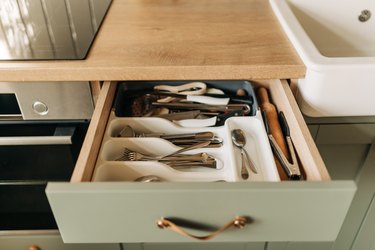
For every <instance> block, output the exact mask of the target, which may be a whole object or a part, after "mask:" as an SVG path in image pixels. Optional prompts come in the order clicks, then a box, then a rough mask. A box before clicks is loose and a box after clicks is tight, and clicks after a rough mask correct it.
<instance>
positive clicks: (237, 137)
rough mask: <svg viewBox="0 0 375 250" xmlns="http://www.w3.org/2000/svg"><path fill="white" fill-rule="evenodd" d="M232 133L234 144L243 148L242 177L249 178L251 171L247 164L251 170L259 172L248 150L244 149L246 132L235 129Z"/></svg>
mask: <svg viewBox="0 0 375 250" xmlns="http://www.w3.org/2000/svg"><path fill="white" fill-rule="evenodd" d="M231 134H232V142H233V144H234V145H235V146H236V147H238V148H239V149H240V150H241V161H242V165H241V176H242V179H244V180H246V179H248V178H249V172H250V171H249V170H248V169H247V168H246V166H249V167H250V170H251V171H252V172H254V173H255V174H257V173H258V171H257V169H256V167H255V165H254V162H253V161H252V160H251V158H250V157H249V155H248V153H247V151H246V150H245V149H244V146H245V145H246V137H245V133H244V132H243V131H242V130H241V129H233V130H232V133H231ZM246 163H247V164H246Z"/></svg>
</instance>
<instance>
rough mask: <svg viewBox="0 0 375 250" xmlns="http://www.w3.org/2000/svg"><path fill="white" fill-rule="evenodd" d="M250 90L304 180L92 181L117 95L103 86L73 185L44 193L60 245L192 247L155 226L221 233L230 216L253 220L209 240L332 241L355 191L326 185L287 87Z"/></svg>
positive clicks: (271, 84) (274, 84)
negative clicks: (289, 146) (261, 95)
mask: <svg viewBox="0 0 375 250" xmlns="http://www.w3.org/2000/svg"><path fill="white" fill-rule="evenodd" d="M255 84H256V85H259V86H265V87H267V88H268V89H269V91H270V93H271V95H272V99H273V102H274V103H275V104H276V105H277V107H278V109H279V110H280V111H283V112H284V114H285V116H286V119H287V120H288V123H289V127H290V131H291V137H292V139H293V142H294V145H295V148H296V151H297V154H298V155H299V158H300V161H301V163H302V165H303V167H304V171H305V172H306V178H307V180H306V181H299V182H292V181H285V182H247V183H244V182H234V183H223V182H217V183H167V182H165V183H163V182H162V183H133V182H100V183H99V182H95V183H94V182H90V181H91V178H92V173H93V169H94V166H95V161H96V157H97V155H98V152H99V149H100V145H101V140H102V138H103V134H104V131H105V129H106V123H107V119H108V117H109V114H110V110H111V107H112V102H113V98H114V94H115V91H116V83H115V82H106V83H104V85H103V87H102V90H101V93H100V96H99V99H98V102H97V105H96V109H95V112H94V116H93V118H92V121H91V124H90V128H89V131H88V133H87V136H86V140H85V142H84V146H83V148H82V150H81V155H80V158H79V160H78V162H77V165H76V169H75V172H74V174H73V176H72V179H71V183H49V184H48V186H47V189H46V192H47V196H48V199H49V202H50V204H51V207H52V210H53V213H54V215H55V218H56V221H57V224H58V226H59V230H60V232H61V234H62V237H63V240H64V242H68V243H93V242H97V243H99V242H101V243H103V242H191V241H192V240H191V239H190V238H187V237H185V236H182V235H180V234H177V233H175V232H172V231H170V230H165V229H164V230H161V229H160V228H158V227H157V225H156V221H157V220H158V219H160V218H162V217H177V218H181V219H186V220H192V221H196V222H201V223H206V224H209V225H213V226H217V227H220V226H222V225H224V224H226V223H227V222H228V221H230V220H232V219H233V218H235V217H236V216H246V217H248V218H251V220H249V223H248V224H247V225H246V226H245V227H244V228H243V229H242V230H239V229H230V230H226V231H224V232H223V233H221V234H219V235H218V236H217V237H215V238H214V239H212V241H217V242H234V241H237V242H238V241H246V242H248V241H333V240H335V238H336V237H337V234H338V232H339V230H340V227H341V225H342V223H343V220H344V218H345V215H346V213H347V210H348V208H349V206H350V204H351V201H352V198H353V195H354V193H355V190H356V187H355V184H354V182H352V181H331V180H330V177H329V174H328V172H327V169H326V168H325V165H324V163H323V161H322V159H321V157H320V155H319V152H318V151H317V148H316V145H315V144H314V142H313V139H312V138H311V135H310V133H309V131H308V128H307V126H306V124H305V122H304V120H303V118H302V115H301V113H300V111H299V109H298V106H297V104H296V102H295V100H294V97H293V95H292V92H291V90H290V88H289V85H288V84H287V82H286V81H280V80H268V81H258V82H255ZM191 232H193V233H196V234H201V235H202V234H205V233H207V232H202V231H197V230H192V231H191Z"/></svg>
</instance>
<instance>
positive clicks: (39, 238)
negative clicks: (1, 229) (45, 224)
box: [0, 235, 120, 250]
mask: <svg viewBox="0 0 375 250" xmlns="http://www.w3.org/2000/svg"><path fill="white" fill-rule="evenodd" d="M0 249H1V250H27V249H39V250H120V244H64V242H63V241H62V239H61V237H60V235H15V236H0Z"/></svg>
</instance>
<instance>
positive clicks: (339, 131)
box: [306, 117, 375, 250]
mask: <svg viewBox="0 0 375 250" xmlns="http://www.w3.org/2000/svg"><path fill="white" fill-rule="evenodd" d="M374 119H375V118H374V117H357V118H354V117H352V118H306V121H307V123H308V124H309V129H310V131H311V133H312V134H314V135H315V142H316V144H317V147H318V149H319V151H320V153H321V155H322V157H323V159H324V161H325V163H326V166H327V168H328V170H329V172H330V173H331V177H332V178H333V179H346V180H355V182H356V184H357V193H356V195H355V197H354V199H353V202H352V205H351V207H350V209H349V212H348V214H347V217H346V219H345V221H344V224H343V227H342V229H341V231H340V233H339V235H338V238H337V240H336V241H335V242H334V243H333V244H332V249H334V250H336V249H337V250H342V249H348V250H349V249H355V245H356V244H358V245H359V244H362V245H361V246H363V247H364V245H363V244H364V243H356V242H366V240H364V238H366V237H365V235H366V234H368V233H370V234H371V231H369V227H366V226H365V224H364V220H366V218H367V216H370V217H371V215H368V213H369V212H368V210H369V207H370V204H371V201H372V199H373V195H374V193H375V188H374V186H373V179H374V177H375V169H374V165H375V156H374V154H375V151H374V139H375V124H374ZM370 210H371V209H370ZM360 235H362V236H360ZM367 240H369V239H367ZM367 243H368V242H367ZM367 247H369V245H368V246H367ZM358 249H360V248H358ZM362 249H367V248H362Z"/></svg>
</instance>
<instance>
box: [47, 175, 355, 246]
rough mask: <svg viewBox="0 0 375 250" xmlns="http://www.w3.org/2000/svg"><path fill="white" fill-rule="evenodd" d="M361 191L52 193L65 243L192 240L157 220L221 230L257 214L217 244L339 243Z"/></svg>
mask: <svg viewBox="0 0 375 250" xmlns="http://www.w3.org/2000/svg"><path fill="white" fill-rule="evenodd" d="M354 189H355V187H354V184H353V183H351V182H334V183H318V182H305V183H302V182H300V183H290V182H285V183H205V184H204V183H194V184H191V183H178V184H177V183H79V184H70V185H69V184H64V183H50V184H49V187H48V190H47V193H48V196H49V200H50V203H51V204H52V209H53V211H54V213H55V215H57V217H56V220H57V223H58V225H59V229H60V231H61V233H62V237H63V239H64V241H65V242H189V241H191V240H190V239H189V238H186V237H185V236H181V235H179V234H176V233H175V232H172V231H169V230H166V229H164V230H162V229H159V228H158V227H157V225H156V221H157V220H158V219H160V218H163V217H165V218H169V217H175V218H181V219H186V220H191V221H195V222H199V223H204V224H208V225H212V226H214V227H220V226H222V225H224V224H225V223H227V222H228V221H230V220H232V219H233V218H235V217H236V216H245V217H249V218H251V219H249V224H248V225H246V226H245V228H244V229H229V230H228V231H225V232H224V233H222V234H220V235H219V236H217V237H216V238H214V239H213V241H219V242H220V241H221V242H229V241H333V240H335V238H336V237H337V234H338V232H339V229H340V227H341V224H342V222H343V220H344V218H345V215H346V212H347V209H348V207H349V205H350V203H351V200H352V196H353V194H354ZM194 233H196V234H197V235H203V234H207V232H199V231H194Z"/></svg>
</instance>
